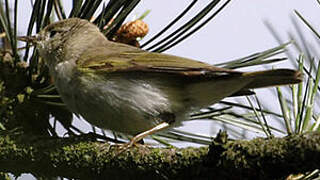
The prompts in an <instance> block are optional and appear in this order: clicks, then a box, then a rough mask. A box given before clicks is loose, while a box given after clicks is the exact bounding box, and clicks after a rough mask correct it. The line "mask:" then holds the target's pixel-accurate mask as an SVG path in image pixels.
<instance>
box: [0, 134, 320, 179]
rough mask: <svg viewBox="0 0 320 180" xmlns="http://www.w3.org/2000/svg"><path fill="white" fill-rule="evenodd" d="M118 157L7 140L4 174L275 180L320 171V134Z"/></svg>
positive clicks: (52, 142)
mask: <svg viewBox="0 0 320 180" xmlns="http://www.w3.org/2000/svg"><path fill="white" fill-rule="evenodd" d="M118 152H119V149H118V146H110V145H109V144H108V143H101V142H94V141H90V140H88V139H87V138H85V139H84V138H82V137H69V138H53V137H52V138H50V137H49V138H48V137H44V138H39V137H32V136H25V135H2V136H0V171H1V172H11V173H13V174H20V173H32V174H35V175H38V176H45V177H50V176H63V177H69V178H80V179H105V178H106V177H108V178H110V179H151V178H152V179H212V178H215V179H234V178H236V179H243V178H259V179H270V178H272V179H274V178H280V177H285V176H287V175H289V174H291V173H299V172H301V171H302V172H306V171H310V170H313V169H315V168H318V167H319V164H320V133H308V134H304V135H291V136H288V137H284V138H272V139H263V138H257V139H254V140H250V141H245V140H237V141H232V140H228V139H227V136H226V135H225V133H219V134H218V136H217V137H216V138H215V139H214V141H213V144H212V145H211V146H210V147H209V148H207V147H201V148H184V149H177V148H151V147H148V146H145V145H139V146H137V147H134V148H131V149H130V150H127V151H125V152H124V153H122V154H120V155H118ZM230 172H232V173H230Z"/></svg>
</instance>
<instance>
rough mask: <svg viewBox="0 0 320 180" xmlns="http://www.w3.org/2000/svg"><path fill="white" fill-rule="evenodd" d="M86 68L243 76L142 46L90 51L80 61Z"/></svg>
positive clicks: (236, 72)
mask: <svg viewBox="0 0 320 180" xmlns="http://www.w3.org/2000/svg"><path fill="white" fill-rule="evenodd" d="M77 65H78V67H79V68H80V69H81V70H83V71H91V70H95V71H96V72H99V71H100V72H109V73H114V72H161V73H171V74H178V75H182V76H193V77H194V76H203V77H213V76H214V77H216V76H226V75H236V76H240V75H241V74H242V73H241V72H239V71H234V70H230V69H224V68H219V67H215V66H212V65H209V64H206V63H203V62H199V61H195V60H191V59H187V58H182V57H178V56H172V55H167V54H162V53H161V54H160V53H152V52H147V51H142V50H136V51H127V52H117V53H112V52H110V50H108V49H105V48H101V50H97V49H95V51H89V50H88V51H87V53H84V54H83V55H82V56H81V57H80V58H79V60H78V61H77Z"/></svg>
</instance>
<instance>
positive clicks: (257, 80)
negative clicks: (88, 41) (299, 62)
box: [76, 48, 302, 94]
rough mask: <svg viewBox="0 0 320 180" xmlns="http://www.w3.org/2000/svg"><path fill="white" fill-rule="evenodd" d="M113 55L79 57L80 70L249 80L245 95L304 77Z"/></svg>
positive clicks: (99, 52) (139, 53) (147, 55)
mask: <svg viewBox="0 0 320 180" xmlns="http://www.w3.org/2000/svg"><path fill="white" fill-rule="evenodd" d="M113 52H114V51H110V50H109V49H106V48H101V49H97V48H95V51H90V50H88V51H87V53H85V54H84V55H82V56H80V58H79V59H78V61H77V62H76V63H77V66H78V68H79V69H80V70H81V71H95V72H102V73H104V72H105V73H116V72H118V73H119V72H150V73H153V72H160V73H170V74H177V75H181V76H183V77H192V78H193V77H196V78H199V77H200V78H201V79H204V80H213V79H215V80H218V79H217V78H220V79H221V78H222V79H225V78H245V79H247V80H248V81H247V82H248V84H247V85H246V86H245V87H244V88H243V90H244V92H246V89H252V88H261V87H267V86H277V85H285V84H294V83H299V82H301V81H302V73H301V72H299V71H296V70H290V69H274V70H266V71H256V72H240V71H234V70H231V69H225V68H219V67H215V66H212V65H209V64H206V63H203V62H199V61H195V60H191V59H187V58H182V57H177V56H172V55H167V54H160V53H152V52H147V51H143V50H139V49H131V50H130V51H122V52H117V53H113ZM244 94H245V93H244Z"/></svg>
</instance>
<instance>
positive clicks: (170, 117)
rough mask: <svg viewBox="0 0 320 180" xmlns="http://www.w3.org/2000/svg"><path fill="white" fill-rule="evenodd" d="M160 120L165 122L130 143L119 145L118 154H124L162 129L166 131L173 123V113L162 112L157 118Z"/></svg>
mask: <svg viewBox="0 0 320 180" xmlns="http://www.w3.org/2000/svg"><path fill="white" fill-rule="evenodd" d="M158 118H159V119H161V120H165V121H163V122H162V123H160V124H158V125H157V126H155V127H153V128H151V129H149V130H147V131H144V132H142V133H140V134H138V135H136V136H134V137H133V138H132V139H131V140H130V142H128V143H126V144H123V145H121V150H120V152H119V153H118V154H120V153H122V152H124V151H125V150H127V149H129V148H131V147H132V146H134V145H136V144H137V143H138V142H139V141H141V140H142V139H143V138H145V137H147V136H148V135H151V134H153V133H156V132H158V131H161V130H163V129H166V128H168V127H169V126H170V124H172V123H174V122H175V115H174V114H173V113H169V112H163V113H161V114H160V115H159V117H158Z"/></svg>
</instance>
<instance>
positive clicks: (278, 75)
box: [242, 69, 303, 89]
mask: <svg viewBox="0 0 320 180" xmlns="http://www.w3.org/2000/svg"><path fill="white" fill-rule="evenodd" d="M242 76H243V77H246V78H253V81H252V82H251V83H249V84H248V85H246V86H245V87H244V89H253V88H262V87H269V86H279V85H288V84H295V83H299V82H302V80H303V75H302V73H301V72H300V71H296V70H291V69H274V70H267V71H256V72H245V73H243V74H242Z"/></svg>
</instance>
